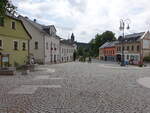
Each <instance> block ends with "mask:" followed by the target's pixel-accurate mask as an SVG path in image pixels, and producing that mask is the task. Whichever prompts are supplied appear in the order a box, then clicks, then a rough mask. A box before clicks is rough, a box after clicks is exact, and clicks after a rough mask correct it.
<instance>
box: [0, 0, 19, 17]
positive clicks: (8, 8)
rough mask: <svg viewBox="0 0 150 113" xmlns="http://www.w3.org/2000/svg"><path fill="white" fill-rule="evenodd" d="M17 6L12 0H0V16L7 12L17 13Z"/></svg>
mask: <svg viewBox="0 0 150 113" xmlns="http://www.w3.org/2000/svg"><path fill="white" fill-rule="evenodd" d="M16 8H17V7H15V6H14V5H13V4H12V2H11V1H10V0H0V16H1V17H2V16H4V15H5V14H6V12H8V13H10V14H15V13H16Z"/></svg>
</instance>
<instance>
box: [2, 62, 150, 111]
mask: <svg viewBox="0 0 150 113" xmlns="http://www.w3.org/2000/svg"><path fill="white" fill-rule="evenodd" d="M145 77H150V68H149V67H143V68H140V67H135V66H127V67H120V66H119V65H118V64H115V63H105V62H95V63H80V62H70V63H64V64H55V65H43V66H42V65H41V66H38V68H37V69H36V71H35V72H31V73H30V74H29V75H21V74H19V73H18V74H17V75H16V76H0V113H5V112H6V111H7V110H8V111H9V113H19V112H20V113H150V88H148V87H145V86H144V85H142V84H139V83H140V82H141V81H142V80H141V79H142V78H145ZM146 80H147V79H146ZM138 81H140V82H138ZM143 81H145V79H144V80H143ZM147 82H148V81H147ZM146 85H148V83H146ZM14 111H15V112H14Z"/></svg>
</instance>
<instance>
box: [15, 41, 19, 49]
mask: <svg viewBox="0 0 150 113" xmlns="http://www.w3.org/2000/svg"><path fill="white" fill-rule="evenodd" d="M18 47H19V46H18V41H14V50H18Z"/></svg>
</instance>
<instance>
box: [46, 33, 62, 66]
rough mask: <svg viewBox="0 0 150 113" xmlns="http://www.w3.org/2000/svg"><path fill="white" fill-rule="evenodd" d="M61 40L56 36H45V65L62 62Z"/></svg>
mask: <svg viewBox="0 0 150 113" xmlns="http://www.w3.org/2000/svg"><path fill="white" fill-rule="evenodd" d="M59 48H60V40H59V39H58V38H57V37H55V36H45V63H59V62H60V52H59Z"/></svg>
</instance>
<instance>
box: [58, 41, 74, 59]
mask: <svg viewBox="0 0 150 113" xmlns="http://www.w3.org/2000/svg"><path fill="white" fill-rule="evenodd" d="M74 51H75V47H74V46H73V45H72V44H70V43H66V42H64V41H61V42H60V57H61V62H71V61H73V54H74Z"/></svg>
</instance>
